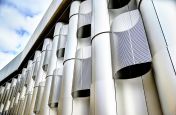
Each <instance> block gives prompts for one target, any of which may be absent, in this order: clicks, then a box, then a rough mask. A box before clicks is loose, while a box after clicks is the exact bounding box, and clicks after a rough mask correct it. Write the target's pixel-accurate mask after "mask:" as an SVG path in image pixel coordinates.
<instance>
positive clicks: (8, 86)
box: [0, 82, 11, 114]
mask: <svg viewBox="0 0 176 115" xmlns="http://www.w3.org/2000/svg"><path fill="white" fill-rule="evenodd" d="M10 86H11V84H10V83H8V82H7V83H6V85H5V89H4V94H3V96H2V102H1V105H0V114H2V112H3V110H4V108H5V103H6V100H7V97H8V94H9V92H10V91H9V90H10Z"/></svg>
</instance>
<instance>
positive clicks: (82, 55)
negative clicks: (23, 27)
mask: <svg viewBox="0 0 176 115" xmlns="http://www.w3.org/2000/svg"><path fill="white" fill-rule="evenodd" d="M175 11H176V1H174V0H73V1H71V0H63V1H58V0H54V1H53V2H52V3H51V5H50V7H49V9H48V11H47V12H46V14H45V16H44V17H43V19H42V20H41V22H40V24H39V25H38V27H37V29H36V31H35V32H34V34H33V36H32V38H31V40H30V41H29V43H28V44H27V46H26V48H25V49H24V51H23V52H22V53H21V54H19V55H18V56H17V57H16V58H15V59H14V60H12V62H10V63H9V64H8V65H7V66H6V67H4V68H3V69H2V70H1V71H0V74H1V75H0V77H1V82H0V84H1V86H0V114H1V115H175V114H176V48H175V43H176V32H175V30H176V25H175V23H174V21H175V19H176V13H175Z"/></svg>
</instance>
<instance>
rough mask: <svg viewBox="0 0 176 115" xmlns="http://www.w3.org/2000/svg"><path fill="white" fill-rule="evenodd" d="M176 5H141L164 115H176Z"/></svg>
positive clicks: (157, 0) (158, 1)
mask: <svg viewBox="0 0 176 115" xmlns="http://www.w3.org/2000/svg"><path fill="white" fill-rule="evenodd" d="M138 1H139V0H138ZM175 3H176V2H175V1H174V0H165V1H163V0H142V1H141V4H140V6H139V9H140V11H141V15H142V18H143V21H144V25H145V29H146V33H147V36H148V41H149V45H150V48H151V52H152V57H153V68H154V73H155V81H156V85H157V89H158V93H159V98H160V102H161V106H162V110H163V114H164V115H174V114H176V111H175V108H176V98H175V96H176V88H175V87H176V78H175V77H176V68H175V67H176V63H175V62H176V60H175V54H176V50H175V42H176V39H175V38H176V32H175V29H176V25H175V19H176V15H175V9H176V5H175Z"/></svg>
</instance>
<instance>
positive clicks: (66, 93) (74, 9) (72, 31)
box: [58, 1, 80, 115]
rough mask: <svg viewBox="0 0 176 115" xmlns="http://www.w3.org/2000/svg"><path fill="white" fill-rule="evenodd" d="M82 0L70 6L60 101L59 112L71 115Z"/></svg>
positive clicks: (62, 114)
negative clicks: (79, 14) (79, 13)
mask: <svg viewBox="0 0 176 115" xmlns="http://www.w3.org/2000/svg"><path fill="white" fill-rule="evenodd" d="M79 5H80V1H73V2H72V4H71V8H70V16H69V17H70V20H69V26H68V35H67V43H66V46H65V56H64V73H63V74H64V76H63V83H62V94H61V98H60V101H61V102H59V107H58V108H59V114H61V115H71V114H72V107H73V98H72V95H71V92H72V81H73V72H74V63H75V60H74V59H75V53H76V46H77V36H76V35H77V34H76V32H77V24H78V12H79Z"/></svg>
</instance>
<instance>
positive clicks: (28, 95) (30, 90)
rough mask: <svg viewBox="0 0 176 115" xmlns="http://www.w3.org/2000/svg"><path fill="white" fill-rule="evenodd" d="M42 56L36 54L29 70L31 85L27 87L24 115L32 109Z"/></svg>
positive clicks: (39, 53)
mask: <svg viewBox="0 0 176 115" xmlns="http://www.w3.org/2000/svg"><path fill="white" fill-rule="evenodd" d="M40 55H41V52H40V51H36V52H35V55H34V59H33V62H32V65H31V67H30V68H29V69H30V73H31V74H29V77H30V78H29V80H30V81H29V84H28V86H27V91H26V95H25V96H26V105H25V107H24V115H28V113H29V108H30V105H31V101H32V94H33V88H34V78H35V77H34V76H35V75H36V73H37V72H36V71H38V66H39V61H40V60H39V59H40Z"/></svg>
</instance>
